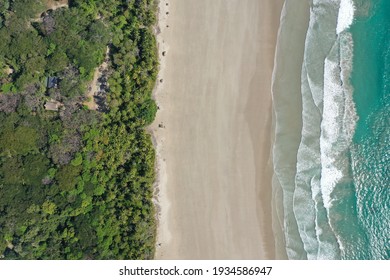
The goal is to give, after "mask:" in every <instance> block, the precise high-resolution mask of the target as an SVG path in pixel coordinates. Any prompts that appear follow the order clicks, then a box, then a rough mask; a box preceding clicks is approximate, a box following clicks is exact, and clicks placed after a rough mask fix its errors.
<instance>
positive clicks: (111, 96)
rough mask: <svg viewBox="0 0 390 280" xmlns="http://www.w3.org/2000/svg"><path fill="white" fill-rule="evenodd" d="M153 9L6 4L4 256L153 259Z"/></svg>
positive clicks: (131, 3)
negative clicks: (98, 84)
mask: <svg viewBox="0 0 390 280" xmlns="http://www.w3.org/2000/svg"><path fill="white" fill-rule="evenodd" d="M156 11H157V5H156V2H155V0H73V1H67V0H57V1H56V0H35V1H32V0H0V38H1V40H0V258H3V259H151V258H153V255H154V247H155V235H156V226H155V211H154V205H153V203H152V196H153V183H154V178H155V170H154V163H155V152H154V148H153V145H152V141H151V136H150V135H149V134H148V133H147V132H146V131H145V126H147V125H148V124H150V123H151V122H152V121H153V119H154V116H155V113H156V111H157V106H156V104H155V102H154V100H153V99H152V90H153V87H154V84H155V82H156V77H157V70H158V59H157V46H156V41H155V36H154V31H153V30H154V29H153V28H154V25H155V24H156ZM107 51H108V52H107ZM103 63H106V64H107V65H108V67H107V70H106V71H105V78H106V80H107V82H104V84H105V85H106V86H105V89H104V91H103V92H102V93H101V94H100V95H99V96H97V97H96V98H98V99H99V100H98V101H99V102H97V104H98V107H97V109H91V108H89V107H88V106H87V105H85V104H87V103H86V102H88V101H90V100H89V99H91V96H87V92H88V91H89V89H90V87H91V83H92V81H93V77H94V73H95V71H96V69H98V68H99V67H101V65H102V64H103ZM102 83H103V82H102Z"/></svg>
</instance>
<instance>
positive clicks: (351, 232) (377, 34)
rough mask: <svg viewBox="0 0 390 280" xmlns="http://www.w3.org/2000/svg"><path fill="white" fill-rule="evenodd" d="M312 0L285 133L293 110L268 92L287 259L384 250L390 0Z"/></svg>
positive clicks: (367, 255)
mask: <svg viewBox="0 0 390 280" xmlns="http://www.w3.org/2000/svg"><path fill="white" fill-rule="evenodd" d="M287 1H289V0H287ZM291 1H293V0H291ZM309 2H310V9H309V10H308V12H309V13H310V19H309V23H308V27H307V33H306V38H305V44H304V55H303V61H302V72H301V75H300V82H301V90H300V97H299V98H300V102H301V105H302V108H300V110H301V111H302V112H301V113H300V117H301V124H300V126H299V130H298V129H297V130H296V131H294V132H291V129H290V132H288V133H287V132H286V133H282V132H283V128H284V127H286V128H287V127H288V122H289V120H288V118H283V117H281V116H283V114H282V113H281V110H286V108H287V109H288V110H294V109H291V108H290V109H289V107H286V104H283V102H282V101H278V100H275V99H276V98H278V95H275V94H274V101H275V102H274V103H275V104H276V105H274V111H275V115H276V116H277V117H276V128H277V130H276V131H277V132H276V134H275V144H274V148H273V154H274V170H275V180H274V181H277V182H278V184H277V185H274V192H277V189H280V192H281V193H282V199H281V201H282V208H283V211H282V212H283V214H280V213H279V214H278V216H279V217H282V218H281V221H280V223H281V227H282V229H283V231H284V233H285V235H284V240H283V242H280V243H283V244H285V247H286V251H287V256H288V257H289V258H290V259H390V1H389V0H312V1H309ZM287 13H288V11H287ZM284 24H287V23H284ZM281 41H282V40H281ZM285 94H288V93H287V92H286V93H285ZM286 131H287V130H286ZM297 135H299V137H298V139H300V141H298V142H297V143H296V145H295V144H291V145H290V146H289V147H290V148H289V151H288V153H289V154H287V153H286V150H285V149H286V143H289V142H288V141H289V140H288V137H291V139H297ZM291 141H292V140H291ZM294 141H295V140H294ZM282 150H283V153H281V151H282ZM280 155H282V156H280ZM288 157H289V158H294V159H295V162H294V164H289V165H286V164H285V163H283V159H286V158H288ZM287 176H288V177H287Z"/></svg>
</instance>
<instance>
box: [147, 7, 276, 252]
mask: <svg viewBox="0 0 390 280" xmlns="http://www.w3.org/2000/svg"><path fill="white" fill-rule="evenodd" d="M282 4H283V1H282V0H212V1H210V0H168V1H167V0H161V1H160V4H159V6H160V7H159V8H160V13H159V14H160V15H159V30H158V36H157V38H158V44H159V52H160V61H161V66H160V68H161V69H160V74H159V84H158V86H157V89H156V91H155V98H156V100H157V103H158V106H159V108H160V109H159V111H158V114H157V119H156V121H155V122H154V124H153V125H152V126H151V128H150V129H151V131H152V132H153V135H154V140H155V145H156V149H157V155H158V162H157V168H158V180H157V185H156V204H157V205H158V209H159V213H158V218H159V227H158V240H157V251H156V255H155V258H156V259H273V258H275V250H274V247H275V242H274V239H273V236H274V235H273V232H272V221H271V177H272V172H271V170H272V164H271V158H270V151H271V148H270V144H271V143H270V140H271V137H270V133H271V119H272V116H271V79H272V70H273V65H274V52H275V44H276V36H277V31H278V27H279V19H280V12H281V9H282Z"/></svg>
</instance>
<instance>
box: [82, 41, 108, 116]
mask: <svg viewBox="0 0 390 280" xmlns="http://www.w3.org/2000/svg"><path fill="white" fill-rule="evenodd" d="M109 53H110V49H109V48H108V47H107V50H106V57H105V58H104V61H103V63H102V64H101V65H100V66H99V67H97V68H96V69H95V72H94V74H93V79H92V82H91V84H90V86H89V88H88V91H87V94H86V97H87V101H85V102H84V103H83V104H84V105H85V106H87V107H88V109H90V110H97V109H98V108H99V106H98V104H97V103H96V100H95V96H97V94H98V92H99V91H100V82H99V79H100V78H101V77H102V76H103V75H104V72H105V71H106V70H107V69H108V63H107V62H108V59H109Z"/></svg>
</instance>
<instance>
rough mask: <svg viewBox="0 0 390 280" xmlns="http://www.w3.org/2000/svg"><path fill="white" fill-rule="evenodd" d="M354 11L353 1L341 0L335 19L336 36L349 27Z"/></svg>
mask: <svg viewBox="0 0 390 280" xmlns="http://www.w3.org/2000/svg"><path fill="white" fill-rule="evenodd" d="M355 10H356V8H355V4H354V2H353V0H341V2H340V8H339V15H338V18H337V28H336V32H337V34H340V33H341V32H343V31H344V30H346V29H348V28H349V27H350V26H351V24H352V23H353V20H354V17H355Z"/></svg>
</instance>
